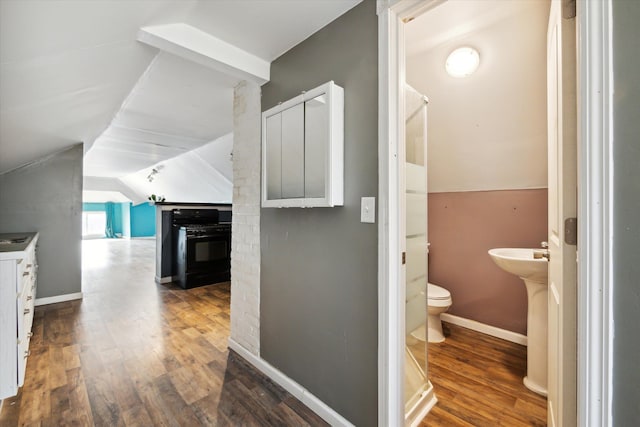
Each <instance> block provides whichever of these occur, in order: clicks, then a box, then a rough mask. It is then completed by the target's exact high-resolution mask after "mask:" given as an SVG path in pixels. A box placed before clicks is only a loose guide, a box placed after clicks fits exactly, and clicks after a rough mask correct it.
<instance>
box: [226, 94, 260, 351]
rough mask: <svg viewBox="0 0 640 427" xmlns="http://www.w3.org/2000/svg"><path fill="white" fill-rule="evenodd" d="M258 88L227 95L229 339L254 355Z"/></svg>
mask: <svg viewBox="0 0 640 427" xmlns="http://www.w3.org/2000/svg"><path fill="white" fill-rule="evenodd" d="M260 120H261V119H260V87H259V86H258V85H257V84H255V83H252V82H247V81H243V82H241V83H240V84H238V86H236V88H235V90H234V96H233V133H234V141H233V224H232V233H231V235H232V241H231V339H232V340H234V341H235V342H237V343H238V344H240V345H241V346H243V347H244V348H246V349H247V350H248V351H250V352H251V353H253V354H255V355H256V356H259V355H260V126H261V121H260Z"/></svg>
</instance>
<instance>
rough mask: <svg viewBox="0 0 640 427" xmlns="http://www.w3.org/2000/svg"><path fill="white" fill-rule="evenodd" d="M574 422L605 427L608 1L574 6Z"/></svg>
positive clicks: (608, 363) (609, 334)
mask: <svg viewBox="0 0 640 427" xmlns="http://www.w3.org/2000/svg"><path fill="white" fill-rule="evenodd" d="M577 6H578V9H577V14H578V15H577V22H576V24H577V41H578V64H577V65H578V66H577V74H578V93H577V96H578V218H579V220H578V346H577V348H578V373H577V383H578V384H577V387H578V396H577V400H578V402H577V404H578V425H583V426H588V427H591V426H593V427H595V426H602V427H609V426H612V425H613V424H612V418H611V398H612V387H611V386H612V379H613V375H612V360H613V358H612V351H613V326H614V325H613V318H612V291H613V277H612V270H611V266H612V260H613V248H612V245H611V241H610V238H611V236H612V235H613V232H612V230H613V224H612V221H613V190H612V188H611V186H612V183H613V165H612V160H613V159H612V156H611V150H612V145H613V134H612V132H613V115H612V110H613V108H612V107H613V71H612V55H613V49H612V45H611V41H612V32H611V31H612V25H611V6H612V4H611V0H602V1H585V2H578V5H577Z"/></svg>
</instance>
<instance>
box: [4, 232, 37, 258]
mask: <svg viewBox="0 0 640 427" xmlns="http://www.w3.org/2000/svg"><path fill="white" fill-rule="evenodd" d="M37 236H38V233H2V234H0V260H4V259H16V258H24V257H25V255H26V254H25V251H26V249H27V247H28V246H29V244H30V243H31V241H32V240H33V239H35V238H36V237H37Z"/></svg>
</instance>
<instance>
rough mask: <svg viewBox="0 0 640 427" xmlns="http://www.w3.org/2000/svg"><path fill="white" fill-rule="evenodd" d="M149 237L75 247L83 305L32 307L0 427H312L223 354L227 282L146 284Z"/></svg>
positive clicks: (307, 417)
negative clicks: (26, 349) (24, 349)
mask: <svg viewBox="0 0 640 427" xmlns="http://www.w3.org/2000/svg"><path fill="white" fill-rule="evenodd" d="M154 259H155V241H152V240H130V241H128V240H93V241H84V242H83V292H84V299H83V300H82V301H73V302H66V303H60V304H53V305H47V306H41V307H37V308H36V311H35V318H34V325H33V333H34V335H33V338H32V339H31V344H30V350H31V356H30V357H29V360H28V364H27V371H26V377H25V384H24V387H22V389H21V390H20V392H19V394H18V395H17V396H16V397H14V398H10V399H6V400H5V401H4V402H3V407H2V412H1V413H0V426H3V427H4V426H12V427H13V426H92V425H96V426H240V425H242V426H285V425H291V426H306V425H312V426H318V425H326V423H325V422H324V421H323V420H322V419H321V418H319V417H318V416H317V415H316V414H315V413H313V412H312V411H311V410H309V409H308V408H307V407H305V406H304V405H303V404H301V403H300V402H299V401H298V400H297V399H295V398H294V397H293V396H291V395H290V394H289V393H288V392H286V391H285V390H283V389H282V388H281V387H279V386H278V385H277V384H275V383H273V382H272V381H271V380H269V379H268V378H266V377H265V376H264V375H262V374H261V373H259V372H258V371H257V370H255V369H254V368H253V367H251V366H250V365H248V364H247V363H246V362H245V361H244V360H243V359H242V358H240V357H239V356H237V355H236V354H234V353H233V352H231V351H229V350H228V349H227V340H228V337H229V300H230V290H229V288H230V286H229V283H225V284H219V285H209V286H204V287H200V288H195V289H191V290H183V289H180V288H178V287H175V286H172V285H157V284H156V283H155V282H154Z"/></svg>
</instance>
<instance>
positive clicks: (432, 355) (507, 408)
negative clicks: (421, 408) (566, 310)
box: [421, 324, 547, 427]
mask: <svg viewBox="0 0 640 427" xmlns="http://www.w3.org/2000/svg"><path fill="white" fill-rule="evenodd" d="M445 325H447V326H448V328H447V329H449V331H450V333H449V334H448V336H447V338H446V340H445V341H444V342H443V343H439V344H429V345H428V352H429V354H428V359H429V368H428V369H429V372H428V377H429V378H430V379H431V383H432V384H433V387H434V389H435V393H436V396H437V398H438V403H437V404H436V406H435V407H434V408H433V409H432V410H431V412H429V414H428V415H427V417H426V418H425V419H424V420H423V421H422V424H421V425H422V426H476V427H478V426H487V427H489V426H491V427H492V426H508V427H520V426H546V425H547V409H546V408H547V399H546V398H544V397H542V396H540V395H538V394H536V393H534V392H532V391H530V390H529V389H527V388H526V387H525V386H524V385H523V384H522V378H523V377H524V376H525V375H526V366H527V348H526V347H524V346H521V345H518V344H514V343H512V342H509V341H504V340H501V339H498V338H494V337H491V336H488V335H484V334H481V333H478V332H475V331H472V330H470V329H466V328H462V327H459V326H455V325H451V324H445Z"/></svg>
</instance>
